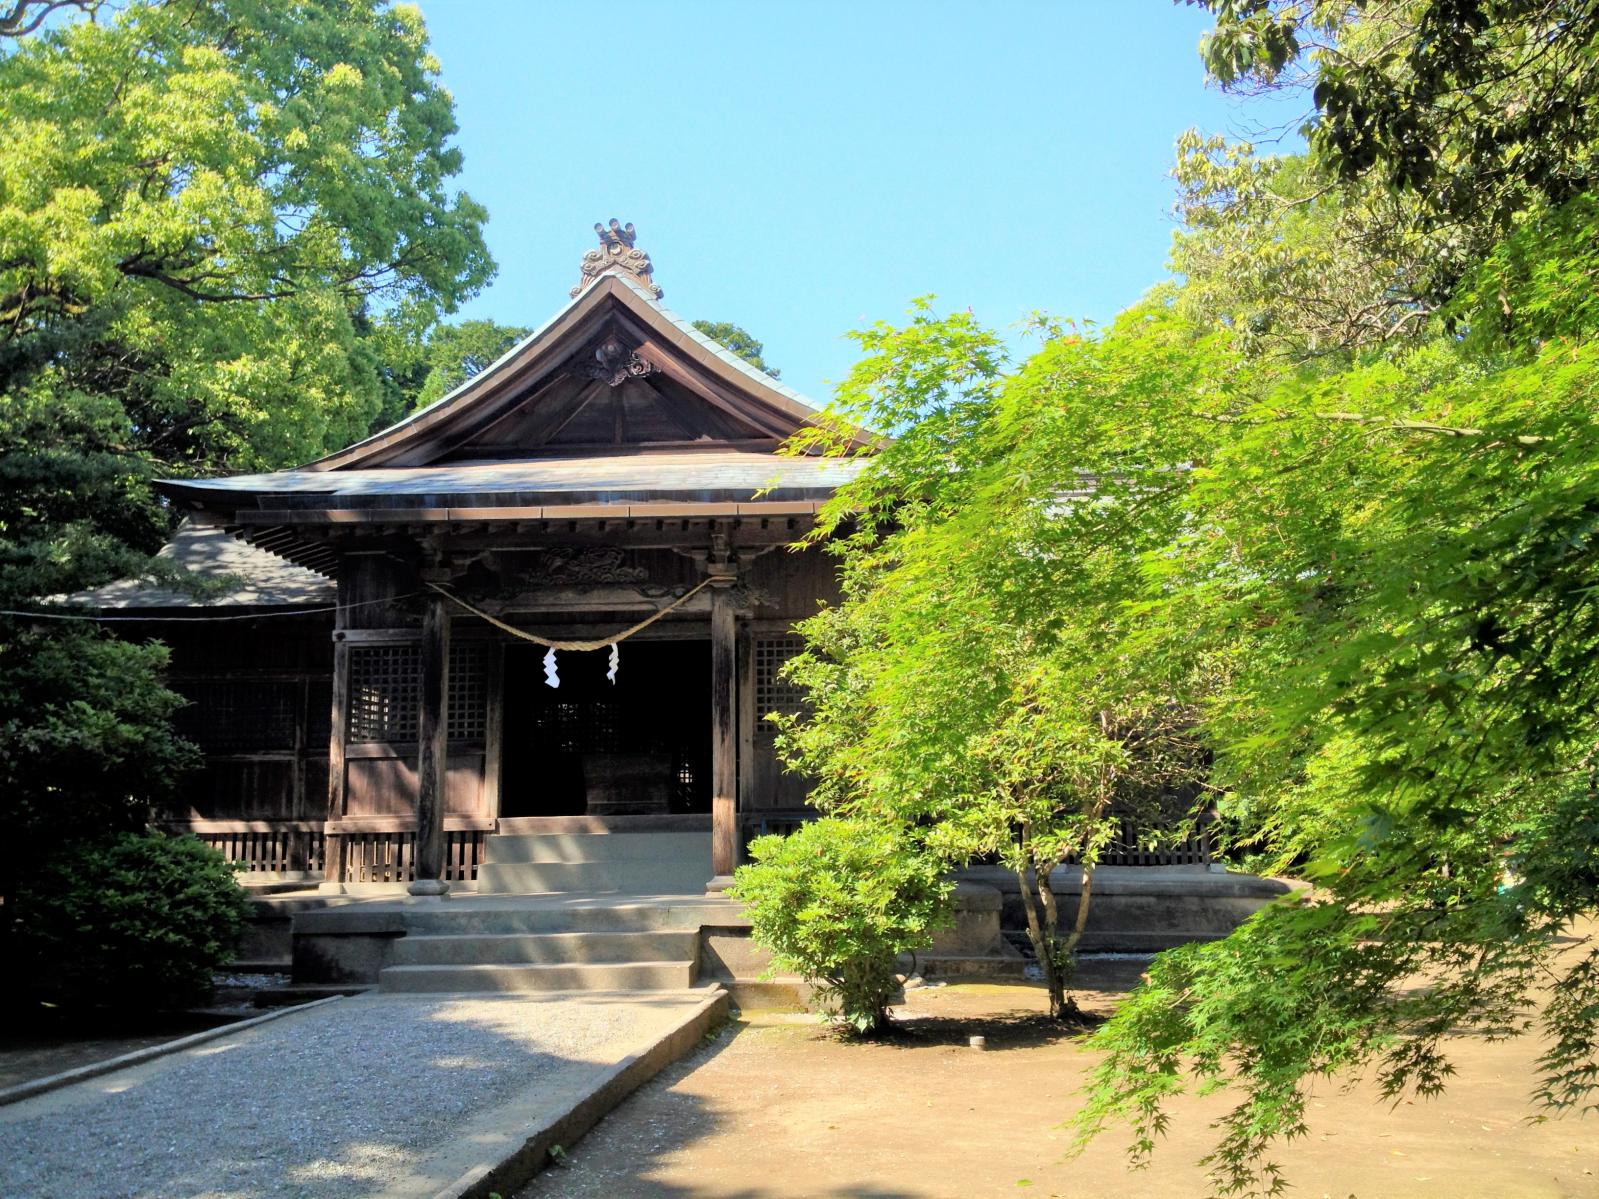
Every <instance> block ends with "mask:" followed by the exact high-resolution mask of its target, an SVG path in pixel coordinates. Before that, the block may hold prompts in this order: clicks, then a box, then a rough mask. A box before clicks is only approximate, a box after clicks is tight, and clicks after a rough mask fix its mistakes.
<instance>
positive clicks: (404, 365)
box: [368, 321, 532, 432]
mask: <svg viewBox="0 0 1599 1199" xmlns="http://www.w3.org/2000/svg"><path fill="white" fill-rule="evenodd" d="M530 332H532V330H530V329H524V328H521V327H520V326H516V325H500V324H496V323H495V322H494V321H460V322H458V323H455V324H438V325H434V326H433V327H432V328H430V329H428V330H427V331H426V333H425V334H423V335H422V336H421V337H415V336H412V335H410V334H409V333H408V332H407V330H406V329H404V328H403V327H400V326H398V325H396V324H395V323H394V322H377V323H373V324H371V325H370V326H369V333H368V337H369V340H370V344H371V346H372V349H373V352H374V354H375V356H376V359H377V362H378V373H379V375H380V376H381V378H382V381H383V390H384V399H383V406H382V408H381V409H380V410H379V411H378V414H377V417H376V418H375V419H374V420H373V422H372V429H373V431H374V432H375V431H377V430H378V429H385V428H387V427H388V426H389V425H392V424H393V423H394V422H395V421H397V420H400V419H401V418H402V417H404V416H406V415H407V414H409V413H411V412H413V411H415V410H416V409H417V408H423V407H426V406H427V405H429V404H431V403H433V402H434V401H435V400H438V399H442V398H443V397H444V396H446V395H448V394H449V393H450V392H452V391H454V390H455V389H456V388H457V387H459V386H460V385H461V384H462V383H465V382H466V381H467V380H468V379H470V378H472V377H473V376H474V375H476V374H477V373H478V372H479V371H481V370H483V368H484V367H486V366H488V365H489V364H491V363H492V362H494V361H495V360H496V359H498V358H499V357H500V356H501V355H503V354H505V352H506V351H508V350H509V349H510V348H511V347H512V346H514V345H516V343H517V342H519V341H521V340H522V339H523V338H525V337H526V336H527V335H528V334H529V333H530Z"/></svg>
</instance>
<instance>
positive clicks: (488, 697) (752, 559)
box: [76, 221, 871, 894]
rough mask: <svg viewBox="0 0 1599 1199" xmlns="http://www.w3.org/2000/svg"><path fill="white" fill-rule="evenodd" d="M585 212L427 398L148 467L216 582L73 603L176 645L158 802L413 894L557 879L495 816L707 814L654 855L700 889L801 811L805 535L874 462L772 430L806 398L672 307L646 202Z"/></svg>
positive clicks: (515, 827) (185, 818)
mask: <svg viewBox="0 0 1599 1199" xmlns="http://www.w3.org/2000/svg"><path fill="white" fill-rule="evenodd" d="M595 228H596V231H597V232H598V233H599V235H600V244H599V246H598V247H597V248H595V249H592V250H590V251H589V252H588V253H587V254H586V255H585V256H584V258H583V261H582V275H581V279H580V281H579V283H578V285H577V286H576V287H574V288H573V289H572V292H571V301H570V303H568V304H567V305H566V306H565V307H564V308H562V309H561V310H560V311H559V312H558V313H556V314H555V316H554V317H553V318H552V319H550V320H549V321H548V322H547V323H546V324H545V325H544V326H543V327H542V328H540V329H538V330H537V331H536V332H534V333H532V334H531V335H530V336H528V337H527V338H526V339H525V340H523V341H522V342H520V343H519V344H518V345H516V346H515V347H514V348H513V349H512V350H510V351H509V352H508V353H506V354H505V355H504V356H503V357H502V358H500V359H499V360H498V361H497V362H495V363H493V364H492V365H491V366H489V367H487V368H486V369H484V370H483V371H482V372H481V373H479V374H478V375H476V376H474V377H473V378H471V379H469V380H468V381H467V382H465V383H463V384H462V385H461V386H459V387H457V388H456V389H455V390H454V391H453V392H451V393H450V394H448V395H446V396H444V397H443V398H442V399H440V400H439V401H438V402H436V403H434V404H431V405H429V406H428V407H426V408H423V409H421V410H419V411H417V412H416V413H414V414H412V415H411V416H409V417H407V418H406V419H404V420H402V421H400V422H399V423H398V424H396V425H393V426H392V427H390V428H387V429H384V430H383V431H382V432H379V433H376V434H374V435H372V436H371V437H368V438H367V439H366V440H364V441H361V442H359V443H357V444H355V445H352V446H350V447H349V448H348V449H344V450H341V451H339V452H338V453H335V454H330V455H328V456H327V457H325V458H322V459H320V460H318V461H316V462H312V463H309V464H307V465H305V466H302V467H298V468H296V469H292V470H280V471H274V472H272V473H270V474H255V475H236V476H232V477H228V478H219V479H181V480H177V479H173V480H165V481H163V482H161V483H160V484H159V486H160V489H161V491H162V493H163V494H164V495H165V496H166V497H167V498H168V499H169V500H170V501H171V503H172V504H173V505H174V506H175V507H176V508H177V509H179V510H180V511H182V512H183V513H184V514H185V517H184V520H183V523H182V525H181V527H180V528H179V529H178V531H177V533H176V534H175V536H174V539H173V541H172V543H171V544H170V545H169V546H168V547H167V548H166V550H164V551H163V554H164V556H165V557H166V558H168V559H169V560H170V561H171V562H172V563H173V564H174V565H177V566H181V567H185V568H188V569H189V570H191V571H193V572H195V573H197V574H200V575H203V576H210V577H227V578H228V579H229V584H228V586H229V589H228V590H227V592H226V593H225V594H224V595H222V596H221V597H220V598H212V599H208V600H206V601H205V602H204V603H203V604H202V603H197V601H195V600H193V599H192V598H187V597H185V596H184V595H182V594H178V593H174V592H171V591H166V590H162V589H160V588H157V587H152V586H150V585H148V584H140V583H137V582H124V583H118V584H113V585H111V586H109V587H104V588H101V589H99V590H98V591H95V592H91V593H87V594H85V595H82V596H79V597H76V598H77V599H78V600H79V601H82V602H88V603H92V604H94V605H95V606H97V607H98V608H99V609H101V610H102V611H103V612H106V613H108V614H116V615H118V616H119V617H120V618H121V619H123V620H126V619H127V618H128V617H137V618H138V620H137V621H135V622H134V623H133V625H132V628H131V631H132V632H133V633H134V635H141V634H148V635H151V636H159V637H160V638H161V639H162V640H164V641H166V642H167V643H168V644H169V645H170V647H171V650H172V668H171V676H170V679H171V686H172V687H173V688H174V689H175V690H177V691H179V692H181V693H182V694H183V695H185V696H186V697H187V698H188V699H190V700H191V701H192V702H191V704H190V706H188V707H187V708H185V709H184V710H183V711H182V713H180V716H179V727H180V729H181V731H182V732H183V733H184V734H185V735H186V736H188V737H189V738H190V739H192V740H193V741H194V742H195V743H196V744H198V745H199V746H200V748H201V750H202V752H203V753H204V757H205V765H204V769H203V770H202V771H200V772H198V773H197V775H196V776H195V777H194V778H193V779H192V780H191V782H190V784H189V785H188V790H187V793H186V798H185V801H184V803H183V804H182V805H181V806H180V807H179V808H177V809H175V810H171V811H166V812H163V813H162V814H161V816H162V822H163V823H164V824H165V826H166V827H169V828H171V829H173V830H181V831H187V832H192V833H194V834H195V835H197V836H199V837H201V838H203V839H205V840H207V841H209V842H210V843H212V844H213V845H216V846H218V847H219V848H221V849H222V850H223V851H224V852H225V853H226V854H227V856H228V857H230V858H232V859H234V860H237V861H240V862H242V863H243V864H244V866H245V867H246V869H247V870H249V871H251V872H254V873H256V874H259V875H263V876H271V877H274V878H281V879H290V880H300V881H303V882H310V881H312V880H320V881H322V882H325V883H327V884H330V885H332V886H334V887H339V888H348V887H357V886H363V885H365V884H390V885H392V884H397V883H404V884H408V885H409V889H410V890H411V891H412V892H413V893H416V894H429V893H434V894H436V893H440V892H443V891H445V890H447V889H448V888H449V887H450V885H451V884H455V885H456V886H457V889H458V890H459V889H461V885H462V884H474V885H481V886H482V887H483V888H484V889H504V890H518V889H519V890H527V889H533V890H540V889H543V890H562V889H570V888H565V887H560V886H546V885H544V884H546V883H549V882H550V881H551V879H552V878H554V879H555V881H560V871H559V870H558V869H557V867H558V866H560V865H561V864H560V863H548V864H547V865H549V866H550V867H551V868H550V869H549V870H545V871H543V872H542V874H541V872H539V871H536V870H535V871H531V872H529V871H526V870H524V871H522V872H521V874H520V875H516V872H515V871H502V872H501V873H502V874H503V875H504V877H503V878H500V879H498V880H496V879H495V878H494V877H493V874H494V871H493V870H491V869H488V870H486V869H485V868H486V866H488V865H492V863H491V862H487V861H486V856H485V854H486V845H487V843H488V842H489V840H490V838H492V836H493V835H494V834H495V833H501V834H508V833H509V834H518V835H522V836H524V837H525V836H526V835H528V834H540V833H562V834H573V835H579V834H585V833H604V832H616V831H624V830H625V831H646V830H655V831H659V832H670V833H677V834H696V836H695V837H693V838H684V837H681V836H679V837H674V838H672V839H671V840H672V841H673V842H674V843H676V844H678V845H680V846H681V845H684V844H687V845H689V846H690V848H691V852H689V853H687V854H686V855H679V858H674V859H673V862H672V863H671V864H670V868H668V863H664V862H662V861H659V860H657V861H653V862H652V863H651V865H652V868H653V869H654V870H655V873H654V875H650V872H649V870H645V869H644V867H643V866H642V865H641V866H639V867H638V869H639V870H640V871H642V872H643V873H642V875H641V877H644V876H649V877H648V881H649V882H651V883H653V884H654V887H655V889H661V888H666V887H671V888H675V889H676V890H678V891H680V892H681V891H683V890H685V889H688V888H692V890H693V891H694V892H696V893H702V892H703V891H704V890H705V888H706V886H707V884H709V885H711V886H712V887H713V888H720V887H721V886H723V885H725V882H726V880H727V878H728V876H729V875H730V874H731V873H732V870H733V868H734V865H735V863H736V861H737V859H738V856H739V853H740V847H741V844H742V842H743V841H744V840H745V839H747V837H748V836H750V835H751V834H753V833H754V832H758V831H762V830H764V829H769V828H775V827H780V826H784V825H791V824H792V823H793V822H794V821H795V820H797V819H800V818H802V817H803V814H804V811H803V810H804V801H805V783H804V780H803V779H801V778H798V777H796V776H794V775H791V774H785V773H784V772H783V771H782V770H781V769H780V766H779V762H778V760H777V758H776V755H775V753H774V750H773V726H772V725H771V724H770V723H769V722H766V721H764V720H763V719H762V716H763V714H764V713H767V712H772V711H792V710H793V709H794V706H795V704H796V702H797V701H796V695H795V693H794V692H793V690H792V689H791V688H790V687H789V686H787V685H786V684H785V683H784V682H783V680H782V679H780V678H779V676H778V668H779V667H780V666H781V665H782V663H783V662H784V661H785V660H786V659H787V658H788V657H789V656H790V655H792V654H793V653H794V652H795V651H796V650H797V649H798V646H799V642H798V640H797V639H796V638H795V637H794V635H793V633H792V631H791V630H792V626H793V624H794V622H795V621H796V620H797V619H799V618H802V617H804V616H807V615H809V614H811V613H813V612H815V611H816V610H817V607H818V604H819V603H822V602H826V601H828V600H830V599H832V598H834V597H835V595H836V585H835V581H834V576H833V570H832V566H831V564H830V561H829V559H828V558H827V557H826V555H825V554H823V553H822V552H821V551H820V550H817V549H814V548H813V549H807V550H804V551H796V550H794V549H792V548H791V547H792V546H793V545H794V543H795V541H796V540H797V539H798V538H799V537H801V536H802V535H803V534H804V533H805V532H806V531H807V530H808V529H810V528H811V526H812V523H813V521H814V519H815V514H816V512H817V509H818V508H819V507H820V506H821V505H822V504H823V502H825V501H826V499H827V498H828V496H829V495H831V494H832V492H833V489H834V488H835V487H836V486H837V485H838V484H840V483H841V482H843V481H845V480H847V479H849V478H850V477H851V476H852V475H853V474H854V473H855V472H856V471H857V470H858V469H859V466H860V462H861V459H860V458H859V457H822V456H809V457H805V456H801V457H793V456H782V455H780V454H779V453H778V450H779V447H780V446H781V445H782V444H783V442H784V441H785V440H786V439H787V438H788V437H789V436H790V435H792V434H793V433H795V432H796V431H797V430H799V429H800V428H802V427H803V426H805V425H806V423H807V422H809V421H811V420H812V419H813V418H814V417H815V415H816V412H817V409H816V407H815V406H814V405H813V404H812V403H811V402H810V401H808V400H806V399H805V398H804V397H802V396H800V395H799V394H797V393H796V392H794V391H793V390H791V389H790V388H788V387H785V386H784V385H783V384H781V383H779V382H778V381H777V380H775V379H773V378H771V377H769V376H768V375H766V374H763V373H762V372H760V371H758V370H756V369H755V368H753V367H752V366H750V365H749V364H748V363H746V362H744V361H743V360H742V359H740V358H739V357H737V356H736V355H734V354H733V353H731V352H730V351H728V350H727V349H725V348H723V347H722V346H721V345H719V344H717V343H716V342H714V341H712V340H711V339H709V338H707V337H706V336H704V335H703V334H701V333H700V332H698V331H697V330H696V329H694V328H693V326H692V325H690V324H689V323H688V322H687V321H686V320H684V319H682V318H681V317H678V316H676V315H675V314H673V313H672V312H670V311H668V310H667V309H666V308H665V307H663V306H662V305H661V302H660V297H661V289H660V288H659V287H657V286H656V285H655V284H654V282H653V279H652V271H651V264H650V260H649V258H648V256H647V255H646V254H645V253H644V252H643V251H642V250H640V249H639V248H637V246H636V245H635V244H634V234H633V228H632V226H631V225H628V226H625V227H624V226H620V225H618V224H617V222H615V221H613V222H611V225H610V226H609V227H604V226H599V225H597V226H595ZM870 444H871V443H870V440H869V438H868V436H867V435H866V434H864V433H862V434H861V435H860V437H859V439H858V441H857V443H856V446H855V448H856V449H857V450H861V451H869V449H870ZM202 611H203V614H204V616H206V617H207V618H208V619H204V620H194V619H192V618H193V617H195V616H196V615H197V614H200V613H201V612H202ZM146 620H147V621H148V622H149V623H148V625H145V624H143V622H144V621H146ZM119 627H122V628H123V629H124V631H130V630H129V626H127V625H123V626H119ZM568 873H569V875H571V876H572V878H573V879H576V878H577V877H578V875H577V873H574V872H568ZM591 874H592V875H593V879H592V881H593V882H594V883H595V885H597V886H600V887H601V888H602V889H603V888H604V886H605V885H606V884H607V882H608V881H615V880H614V879H611V880H608V879H607V877H605V875H606V872H605V871H594V872H591ZM513 876H514V877H513ZM518 879H519V880H520V881H518ZM541 880H542V881H541ZM635 881H636V880H635Z"/></svg>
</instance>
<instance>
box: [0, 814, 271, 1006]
mask: <svg viewBox="0 0 1599 1199" xmlns="http://www.w3.org/2000/svg"><path fill="white" fill-rule="evenodd" d="M248 913H249V901H248V900H247V899H246V898H245V896H244V893H243V892H242V891H241V890H240V889H239V887H238V884H237V883H236V882H235V880H234V877H233V868H232V867H231V866H230V865H229V864H228V863H227V862H226V861H225V860H224V859H223V857H222V855H221V854H219V853H217V852H216V851H215V850H214V849H211V848H210V847H209V846H206V845H203V844H201V843H200V842H199V841H197V840H195V839H194V838H193V837H168V836H164V835H162V834H160V833H121V834H117V835H115V836H111V837H106V838H103V839H100V840H96V841H89V842H83V843H79V844H77V845H73V846H70V847H68V848H66V849H63V850H62V851H60V852H59V853H57V854H56V855H54V856H53V857H52V858H51V860H50V861H49V862H48V863H46V864H45V865H44V866H43V867H42V868H40V869H39V870H37V871H33V872H31V874H30V877H29V878H28V879H27V881H26V883H25V885H24V887H23V888H22V889H21V892H20V893H19V894H18V896H17V902H16V910H15V924H14V925H13V932H14V934H15V944H16V947H17V950H18V952H19V959H20V961H21V963H22V964H23V965H24V967H25V968H24V970H23V971H22V973H21V977H23V978H25V979H27V980H28V984H27V991H28V995H29V997H30V998H37V999H42V1000H46V1001H49V1002H53V1003H58V1004H62V1005H64V1006H97V1005H103V1004H115V1005H116V1006H117V1007H119V1008H124V1009H128V1008H142V1009H154V1008H163V1007H181V1006H185V1005H189V1004H193V1003H195V1002H198V1001H201V1000H203V999H204V998H205V997H206V996H207V995H208V994H209V993H210V990H211V972H212V971H213V970H214V969H215V968H216V967H218V966H220V965H222V964H223V963H225V962H226V961H227V960H228V959H229V957H230V956H231V955H232V953H233V951H234V950H235V949H236V948H237V947H238V944H239V938H240V937H241V936H242V935H243V933H244V921H245V917H246V916H247V915H248Z"/></svg>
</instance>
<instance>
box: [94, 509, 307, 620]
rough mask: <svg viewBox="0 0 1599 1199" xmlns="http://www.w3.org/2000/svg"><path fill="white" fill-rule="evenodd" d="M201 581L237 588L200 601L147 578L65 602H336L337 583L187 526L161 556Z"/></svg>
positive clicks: (214, 531) (205, 528) (210, 529)
mask: <svg viewBox="0 0 1599 1199" xmlns="http://www.w3.org/2000/svg"><path fill="white" fill-rule="evenodd" d="M157 557H159V558H161V559H162V560H164V561H166V562H169V563H171V564H172V565H174V566H178V567H181V568H182V569H184V570H187V571H190V572H191V573H193V574H194V575H196V576H198V577H200V578H202V579H228V580H230V581H233V582H235V583H236V585H235V586H232V587H230V588H229V589H228V590H227V591H225V592H222V593H221V594H219V595H215V596H209V597H207V598H206V599H204V600H198V599H196V598H195V597H194V596H192V595H189V594H187V593H185V592H181V591H173V590H171V589H170V588H167V587H161V586H158V585H156V584H154V583H152V582H150V581H149V580H145V579H121V580H119V581H117V582H115V583H107V584H106V585H105V586H104V587H96V588H94V589H93V590H92V591H80V592H78V593H77V594H76V595H70V596H67V597H66V600H67V602H68V603H71V604H78V605H81V606H83V607H89V608H101V609H104V610H107V611H116V610H123V609H141V608H237V607H246V606H249V607H277V606H284V605H296V606H298V605H322V604H332V603H333V602H334V599H335V596H336V593H337V590H338V589H337V587H336V585H335V584H334V582H333V580H332V579H327V578H324V577H323V576H321V575H319V574H317V573H316V572H315V571H310V570H306V569H305V568H304V567H301V566H296V565H294V563H292V562H287V561H285V560H284V559H282V558H279V557H278V556H277V555H275V554H269V553H267V552H266V551H265V550H258V549H256V548H255V547H254V546H252V545H247V544H246V543H245V542H243V541H240V540H238V539H237V538H235V537H232V536H230V535H229V534H228V533H227V532H225V531H224V530H222V529H221V528H218V527H217V526H215V525H204V524H197V523H195V522H194V521H188V520H186V521H184V522H183V523H182V524H181V525H179V526H178V530H177V532H176V533H174V534H173V535H172V540H171V542H169V543H168V544H167V545H166V546H165V547H164V548H163V549H162V550H161V552H160V554H158V555H157Z"/></svg>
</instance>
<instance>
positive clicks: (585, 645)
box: [428, 576, 718, 652]
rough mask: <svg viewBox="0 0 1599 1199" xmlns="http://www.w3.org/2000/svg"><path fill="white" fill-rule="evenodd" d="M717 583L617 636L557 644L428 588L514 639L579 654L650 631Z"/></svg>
mask: <svg viewBox="0 0 1599 1199" xmlns="http://www.w3.org/2000/svg"><path fill="white" fill-rule="evenodd" d="M717 581H718V579H717V578H716V577H715V576H712V577H711V578H709V579H703V580H701V581H700V582H699V583H696V584H695V585H694V586H693V587H690V588H689V589H688V590H687V591H685V592H684V593H683V594H682V595H680V596H678V597H677V598H676V599H675V600H673V601H672V602H671V603H669V604H667V605H666V607H664V608H661V609H660V610H658V611H656V612H653V613H651V614H650V615H649V616H648V617H646V618H645V619H643V620H641V621H639V622H638V624H636V625H633V626H631V627H630V628H626V629H623V630H622V631H621V632H620V633H617V634H615V635H613V636H610V637H601V638H599V639H598V640H597V641H556V640H554V639H553V638H550V637H540V636H539V635H538V634H537V633H529V632H527V631H526V630H525V629H519V628H517V627H516V626H515V625H513V624H507V623H506V622H505V621H503V620H501V619H500V618H499V617H497V616H491V615H489V614H488V613H487V612H485V611H483V609H481V608H474V607H473V606H472V605H471V604H469V603H467V602H466V601H465V600H464V599H462V598H461V597H460V596H458V595H456V594H455V593H454V592H452V591H449V590H447V589H446V588H443V587H440V586H439V585H438V584H437V583H429V584H428V586H429V587H431V588H432V589H433V590H434V591H437V592H438V593H439V594H440V595H442V596H443V597H444V598H445V599H447V600H451V601H452V602H454V603H456V604H458V605H460V606H461V607H462V608H464V609H466V611H468V612H470V613H471V614H472V615H473V616H478V617H481V618H482V619H484V620H486V621H488V622H489V623H490V624H491V625H493V626H494V627H495V628H497V629H504V630H505V631H506V632H507V633H509V634H511V636H513V637H520V638H521V639H522V640H523V641H531V642H532V643H533V644H534V645H542V646H544V647H545V648H546V649H558V650H565V651H571V652H582V651H585V650H593V649H604V648H605V647H606V646H608V645H616V644H618V643H619V642H623V641H626V640H627V639H628V638H629V637H631V636H633V634H635V633H638V632H641V631H643V630H644V629H647V628H649V627H650V626H651V625H652V624H654V623H655V622H656V621H657V620H659V619H661V617H663V616H665V615H667V614H668V613H670V612H675V611H676V610H677V609H679V608H681V607H682V606H683V605H684V604H686V603H688V602H689V600H691V599H693V598H694V596H695V595H697V594H698V593H699V592H700V591H702V590H704V589H705V588H706V587H709V586H710V585H711V584H712V583H715V582H717Z"/></svg>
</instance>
